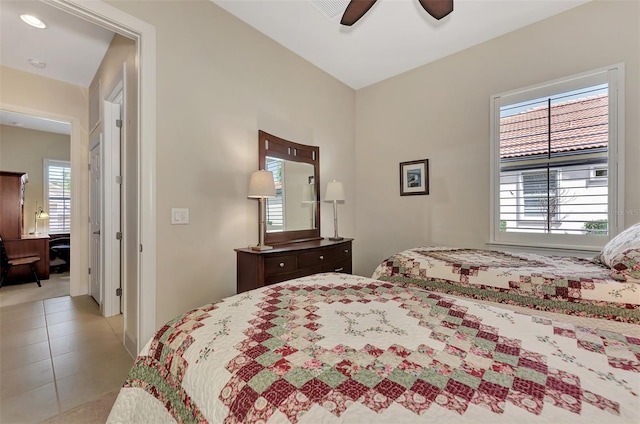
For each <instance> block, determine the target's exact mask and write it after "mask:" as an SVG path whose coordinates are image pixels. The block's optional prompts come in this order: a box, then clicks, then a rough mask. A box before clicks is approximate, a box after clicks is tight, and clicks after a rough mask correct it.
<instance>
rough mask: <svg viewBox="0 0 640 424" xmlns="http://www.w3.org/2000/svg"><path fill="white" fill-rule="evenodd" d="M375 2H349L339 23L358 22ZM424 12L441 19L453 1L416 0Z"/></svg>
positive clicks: (364, 0) (451, 9) (372, 0)
mask: <svg viewBox="0 0 640 424" xmlns="http://www.w3.org/2000/svg"><path fill="white" fill-rule="evenodd" d="M376 1H377V0H351V2H349V5H348V6H347V9H346V10H345V11H344V14H343V15H342V19H341V20H340V23H341V24H342V25H346V26H351V25H353V24H355V23H356V22H358V20H359V19H360V18H362V17H363V16H364V14H365V13H367V12H368V11H369V9H371V6H373V5H374V3H375V2H376ZM418 1H419V2H420V4H421V5H422V7H423V8H424V10H426V11H427V13H428V14H429V15H431V16H433V17H434V18H436V19H442V18H444V17H445V16H447V15H448V14H449V13H451V12H452V11H453V0H418Z"/></svg>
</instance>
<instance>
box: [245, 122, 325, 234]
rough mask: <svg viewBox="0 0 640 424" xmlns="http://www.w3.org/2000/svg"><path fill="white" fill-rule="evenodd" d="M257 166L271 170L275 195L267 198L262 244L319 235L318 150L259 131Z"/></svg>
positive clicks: (315, 147)
mask: <svg viewBox="0 0 640 424" xmlns="http://www.w3.org/2000/svg"><path fill="white" fill-rule="evenodd" d="M258 141H259V151H258V153H259V164H258V165H259V168H260V169H264V170H267V171H272V172H273V179H274V182H275V185H276V195H277V197H276V198H272V199H267V203H266V210H267V218H266V221H267V226H266V234H265V238H264V240H265V243H266V244H268V245H277V244H283V243H290V242H295V241H303V240H313V239H319V238H320V203H319V202H320V191H319V187H320V181H319V175H318V174H319V169H320V161H319V155H320V149H319V147H317V146H307V145H304V144H299V143H294V142H292V141H288V140H284V139H282V138H279V137H276V136H274V135H271V134H268V133H266V132H264V131H259V133H258Z"/></svg>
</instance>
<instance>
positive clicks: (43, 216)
mask: <svg viewBox="0 0 640 424" xmlns="http://www.w3.org/2000/svg"><path fill="white" fill-rule="evenodd" d="M37 218H38V219H47V218H49V214H48V213H46V212H45V211H43V210H40V211H39V212H38V214H37Z"/></svg>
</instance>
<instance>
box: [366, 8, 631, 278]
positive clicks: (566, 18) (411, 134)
mask: <svg viewBox="0 0 640 424" xmlns="http://www.w3.org/2000/svg"><path fill="white" fill-rule="evenodd" d="M639 5H640V3H638V2H637V1H615V2H604V1H594V2H591V3H588V4H586V5H584V6H580V7H578V8H575V9H573V10H570V11H568V12H565V13H563V14H560V15H557V16H555V17H552V18H550V19H547V20H544V21H541V22H539V23H536V24H533V25H530V26H528V27H526V28H523V29H521V30H518V31H515V32H512V33H510V34H507V35H505V36H502V37H500V38H497V39H494V40H491V41H488V42H486V43H483V44H481V45H478V46H476V47H473V48H470V49H468V50H465V51H462V52H460V53H458V54H455V55H452V56H449V57H447V58H444V59H442V60H439V61H437V62H435V63H432V64H429V65H426V66H423V67H421V68H418V69H415V70H413V71H411V72H408V73H405V74H403V75H400V76H397V77H394V78H392V79H389V80H387V81H384V82H382V83H379V84H376V85H373V86H370V87H368V88H365V89H362V90H359V91H358V92H357V94H356V110H357V112H356V134H357V138H356V155H357V158H358V161H357V166H356V169H357V173H356V178H357V180H356V185H357V189H358V194H357V204H356V210H357V215H356V217H357V228H356V239H357V240H358V244H357V247H354V255H355V257H356V268H355V272H357V273H360V274H364V275H370V274H371V273H372V272H373V270H374V268H375V266H376V265H377V264H378V263H379V262H380V261H382V260H383V259H384V258H386V257H387V256H389V255H390V254H393V253H394V252H397V251H400V250H402V249H406V248H409V247H416V246H421V245H427V244H435V245H453V246H465V247H477V248H483V247H486V245H485V243H486V242H487V241H488V237H489V205H490V195H489V160H490V159H489V97H490V95H492V94H498V93H501V92H505V91H509V90H513V89H517V88H521V87H525V86H529V85H532V84H537V83H541V82H545V81H550V80H553V79H556V78H560V77H563V76H568V75H573V74H576V73H580V72H584V71H588V70H591V69H596V68H599V67H603V66H606V65H610V64H614V63H618V62H625V64H626V146H625V148H626V154H625V166H626V172H625V179H626V194H625V201H626V209H627V212H628V213H627V215H626V224H627V225H629V224H631V223H634V222H637V221H638V220H639V219H640V214H639V213H638V212H639V211H640V193H639V190H638V183H637V182H638V181H640V167H639V166H638V164H639V160H640V140H639V138H640V131H639V122H640V121H639V120H638V116H640V104H639V101H640V95H639V90H640V88H639V85H638V84H639V82H640V71H639V67H640V62H639V56H640V22H639V17H640V11H639ZM423 158H429V159H430V168H431V169H430V174H431V194H430V195H429V196H408V197H400V196H399V193H398V163H399V162H402V161H409V160H414V159H423ZM371 170H376V171H375V172H372V171H371Z"/></svg>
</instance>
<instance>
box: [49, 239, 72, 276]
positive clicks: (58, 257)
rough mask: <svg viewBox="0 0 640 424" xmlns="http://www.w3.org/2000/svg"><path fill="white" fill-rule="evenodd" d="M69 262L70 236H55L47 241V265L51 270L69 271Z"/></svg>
mask: <svg viewBox="0 0 640 424" xmlns="http://www.w3.org/2000/svg"><path fill="white" fill-rule="evenodd" d="M70 263H71V238H70V237H56V238H52V239H51V240H50V241H49V267H50V270H51V272H66V271H69V265H70Z"/></svg>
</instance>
